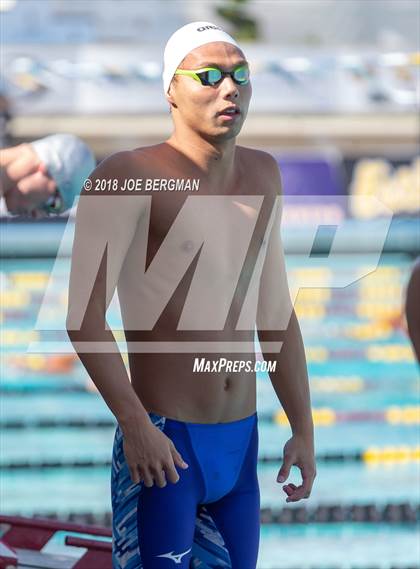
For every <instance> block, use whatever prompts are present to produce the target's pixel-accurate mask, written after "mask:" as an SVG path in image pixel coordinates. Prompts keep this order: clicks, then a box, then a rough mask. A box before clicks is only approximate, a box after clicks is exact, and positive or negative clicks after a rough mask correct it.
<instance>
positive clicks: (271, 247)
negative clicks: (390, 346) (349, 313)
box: [256, 156, 313, 440]
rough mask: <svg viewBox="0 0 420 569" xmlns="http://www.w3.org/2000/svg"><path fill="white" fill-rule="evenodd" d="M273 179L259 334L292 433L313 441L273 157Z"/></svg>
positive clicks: (258, 319)
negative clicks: (278, 346) (272, 363)
mask: <svg viewBox="0 0 420 569" xmlns="http://www.w3.org/2000/svg"><path fill="white" fill-rule="evenodd" d="M269 158H270V160H269V164H268V165H267V166H266V167H267V168H270V172H271V176H270V179H271V180H273V181H274V184H275V192H276V195H277V206H276V213H275V217H274V223H273V226H272V229H271V233H270V236H269V241H268V245H267V254H266V258H265V261H264V265H263V269H262V274H261V280H260V290H259V297H258V306H257V319H256V324H257V333H258V338H259V341H260V344H261V350H262V354H263V356H264V359H265V360H270V361H275V362H276V368H275V371H274V372H270V374H269V375H270V380H271V383H272V385H273V387H274V390H275V392H276V394H277V396H278V398H279V401H280V402H281V404H282V406H283V408H284V410H285V412H286V415H287V417H288V419H289V422H290V426H291V429H292V432H293V433H294V434H301V435H303V436H305V437H306V438H308V439H309V440H311V439H312V437H313V421H312V413H311V402H310V392H309V382H308V371H307V365H306V357H305V350H304V345H303V340H302V334H301V331H300V327H299V323H298V320H297V317H296V313H295V310H294V307H293V303H292V300H291V298H290V292H289V285H288V282H287V275H286V264H285V257H284V248H283V244H282V239H281V233H280V227H281V216H282V202H283V199H282V189H281V180H280V173H279V169H278V165H277V163H276V161H275V160H274V159H273V158H272V157H271V156H270V157H269ZM265 342H277V343H279V344H280V343H281V342H283V345H282V346H281V349H280V352H279V351H278V350H277V351H276V352H270V351H269V349H268V347H267V349H264V343H265Z"/></svg>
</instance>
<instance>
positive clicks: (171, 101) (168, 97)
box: [166, 84, 177, 109]
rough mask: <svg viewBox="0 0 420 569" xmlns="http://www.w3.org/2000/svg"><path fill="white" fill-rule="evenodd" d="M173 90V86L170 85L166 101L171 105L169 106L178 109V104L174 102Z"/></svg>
mask: <svg viewBox="0 0 420 569" xmlns="http://www.w3.org/2000/svg"><path fill="white" fill-rule="evenodd" d="M171 90H172V84H171V85H169V89H168V92H167V93H166V100H167V101H168V103H169V105H170V106H171V107H174V108H175V109H176V108H177V105H176V103H175V101H174V98H173V95H172V93H171Z"/></svg>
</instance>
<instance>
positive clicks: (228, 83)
mask: <svg viewBox="0 0 420 569" xmlns="http://www.w3.org/2000/svg"><path fill="white" fill-rule="evenodd" d="M220 88H221V90H222V91H223V96H224V97H232V96H234V97H237V96H238V94H239V90H238V85H237V84H236V83H235V81H234V80H233V79H232V77H231V76H230V75H225V76H224V77H223V79H222V82H221V85H220Z"/></svg>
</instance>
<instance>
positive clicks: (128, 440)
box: [123, 421, 188, 488]
mask: <svg viewBox="0 0 420 569" xmlns="http://www.w3.org/2000/svg"><path fill="white" fill-rule="evenodd" d="M123 450H124V455H125V458H126V461H127V464H128V468H129V470H130V476H131V480H132V481H133V483H134V484H138V483H139V482H140V481H143V482H144V485H145V486H147V487H148V488H151V487H152V486H153V484H154V483H155V484H156V485H157V486H159V488H163V487H165V486H166V479H167V480H169V481H170V482H173V483H174V484H175V483H176V482H178V480H179V474H178V472H177V470H176V468H175V465H176V466H179V467H180V468H183V469H185V468H188V464H187V463H186V462H184V460H183V459H182V456H181V455H180V454H179V452H178V451H177V450H176V448H175V445H174V443H173V442H172V441H171V439H170V438H169V437H167V436H166V435H165V433H162V431H161V430H160V429H159V428H158V427H155V425H154V424H153V423H152V422H151V421H150V422H147V423H145V424H143V425H142V426H141V428H135V426H134V427H133V428H131V429H125V430H124V432H123Z"/></svg>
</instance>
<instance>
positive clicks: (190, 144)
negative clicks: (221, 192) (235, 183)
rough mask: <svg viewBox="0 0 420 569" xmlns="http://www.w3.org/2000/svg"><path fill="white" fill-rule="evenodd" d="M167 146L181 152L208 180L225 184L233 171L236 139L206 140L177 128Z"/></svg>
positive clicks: (188, 130) (190, 131)
mask: <svg viewBox="0 0 420 569" xmlns="http://www.w3.org/2000/svg"><path fill="white" fill-rule="evenodd" d="M166 142H167V144H169V145H170V146H172V147H173V148H175V149H176V150H178V151H180V152H182V154H184V155H185V156H186V158H188V159H189V160H191V162H193V163H194V164H195V165H196V166H197V167H198V168H199V169H200V170H201V171H202V172H203V173H204V174H205V175H207V176H208V178H209V180H210V181H211V182H214V183H216V184H217V183H218V182H221V181H223V182H227V181H229V180H230V179H231V177H232V175H233V171H234V161H235V146H236V139H235V138H230V139H227V140H217V141H216V140H208V139H205V138H203V137H202V136H200V135H199V134H198V133H197V132H195V131H192V130H190V129H188V128H185V127H181V128H179V127H177V128H176V129H175V131H174V132H173V133H172V135H171V136H170V138H169V139H168V140H167V141H166Z"/></svg>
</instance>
